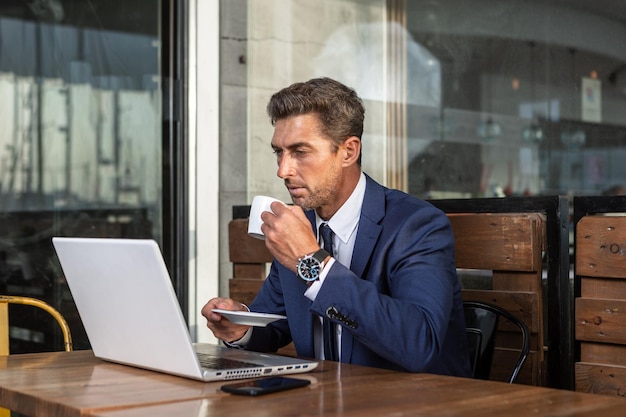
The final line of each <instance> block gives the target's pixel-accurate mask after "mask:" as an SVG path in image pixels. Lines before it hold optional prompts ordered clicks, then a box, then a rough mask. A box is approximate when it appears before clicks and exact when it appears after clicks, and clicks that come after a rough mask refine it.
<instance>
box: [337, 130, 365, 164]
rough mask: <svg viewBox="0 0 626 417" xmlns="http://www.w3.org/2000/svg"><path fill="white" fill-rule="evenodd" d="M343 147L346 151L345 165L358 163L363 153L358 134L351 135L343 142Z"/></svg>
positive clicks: (344, 155)
mask: <svg viewBox="0 0 626 417" xmlns="http://www.w3.org/2000/svg"><path fill="white" fill-rule="evenodd" d="M341 147H342V150H343V152H344V154H343V166H348V165H352V164H355V163H357V161H358V159H359V155H360V154H361V140H360V139H359V138H357V137H356V136H350V137H349V138H348V139H346V140H345V141H344V142H343V144H342V146H341Z"/></svg>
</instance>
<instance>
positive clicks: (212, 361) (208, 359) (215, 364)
mask: <svg viewBox="0 0 626 417" xmlns="http://www.w3.org/2000/svg"><path fill="white" fill-rule="evenodd" d="M197 355H198V359H199V360H200V365H201V366H202V367H203V368H208V369H236V368H259V367H260V365H259V364H257V363H250V362H244V361H240V360H235V359H226V358H220V357H218V356H214V355H209V354H206V353H197Z"/></svg>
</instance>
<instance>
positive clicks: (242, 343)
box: [222, 327, 252, 349]
mask: <svg viewBox="0 0 626 417" xmlns="http://www.w3.org/2000/svg"><path fill="white" fill-rule="evenodd" d="M251 337H252V327H250V328H249V329H248V331H247V332H246V334H244V335H243V337H242V338H241V339H237V340H235V341H234V342H227V341H225V340H222V342H223V343H224V345H225V346H226V347H229V348H237V349H243V348H245V347H246V346H247V345H248V342H250V338H251Z"/></svg>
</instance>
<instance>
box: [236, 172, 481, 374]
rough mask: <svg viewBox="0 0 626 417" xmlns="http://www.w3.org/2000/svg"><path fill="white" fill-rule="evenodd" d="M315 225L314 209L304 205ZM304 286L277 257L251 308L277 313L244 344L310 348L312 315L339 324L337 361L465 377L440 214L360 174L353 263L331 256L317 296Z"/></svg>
mask: <svg viewBox="0 0 626 417" xmlns="http://www.w3.org/2000/svg"><path fill="white" fill-rule="evenodd" d="M307 216H308V217H309V220H310V221H311V224H312V227H313V228H315V214H314V213H313V212H312V211H311V212H308V213H307ZM306 289H307V286H306V284H305V282H304V281H302V280H301V279H300V278H298V277H297V276H296V275H295V274H294V273H293V272H291V271H289V270H288V269H286V268H284V267H283V266H282V265H280V264H279V263H278V262H276V261H274V262H273V263H272V266H271V270H270V273H269V275H268V277H267V279H266V280H265V282H264V284H263V286H262V288H261V290H260V291H259V293H258V295H257V297H256V298H255V300H254V301H253V302H252V304H251V305H250V309H251V310H252V311H258V312H265V313H275V314H284V315H286V316H287V320H280V321H277V322H274V323H272V324H270V325H269V326H267V327H265V328H259V327H256V328H254V330H253V331H252V335H251V339H250V342H249V344H248V345H247V349H250V350H257V351H275V350H277V349H278V348H280V347H282V346H285V345H286V344H288V343H289V342H291V341H292V340H293V342H294V344H295V347H296V351H297V353H298V355H299V356H304V357H314V356H315V354H314V344H313V321H314V319H317V317H316V316H323V317H330V318H331V319H332V320H333V321H334V322H335V323H337V324H340V325H342V326H343V329H342V330H343V331H342V339H341V358H342V362H348V363H354V364H359V365H366V366H375V367H381V368H388V369H394V370H404V371H412V372H430V373H440V374H448V375H458V376H469V375H470V366H469V356H468V353H467V339H466V334H465V319H464V314H463V306H462V301H461V285H460V283H459V281H458V279H457V275H456V268H455V264H454V240H453V234H452V229H451V227H450V223H449V221H448V219H447V217H446V215H445V214H444V213H442V212H441V211H440V210H438V209H436V208H435V207H433V206H432V205H430V204H429V203H427V202H425V201H422V200H419V199H416V198H414V197H411V196H409V195H407V194H405V193H402V192H400V191H397V190H390V189H388V188H385V187H383V186H381V185H380V184H378V183H376V182H375V181H374V180H372V179H371V178H370V177H367V185H366V190H365V197H364V201H363V208H362V210H361V217H360V220H359V226H358V231H357V237H356V242H355V246H354V252H353V256H352V263H351V265H350V268H349V269H348V268H346V267H345V266H343V265H341V264H339V262H335V263H334V265H333V266H332V268H331V269H330V270H329V272H328V275H327V277H326V280H325V281H324V284H323V285H322V287H321V289H320V291H319V293H318V296H317V298H316V299H315V301H314V302H312V301H311V300H309V299H308V298H306V297H305V296H304V292H305V290H306Z"/></svg>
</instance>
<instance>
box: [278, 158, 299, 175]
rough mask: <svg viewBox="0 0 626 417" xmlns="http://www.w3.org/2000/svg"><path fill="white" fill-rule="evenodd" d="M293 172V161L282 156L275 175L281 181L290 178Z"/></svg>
mask: <svg viewBox="0 0 626 417" xmlns="http://www.w3.org/2000/svg"><path fill="white" fill-rule="evenodd" d="M294 172H295V169H294V163H293V160H292V159H291V158H289V156H283V157H282V158H280V161H278V171H277V172H276V175H277V176H278V177H279V178H281V179H285V178H287V177H289V176H292V175H293V174H294Z"/></svg>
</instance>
